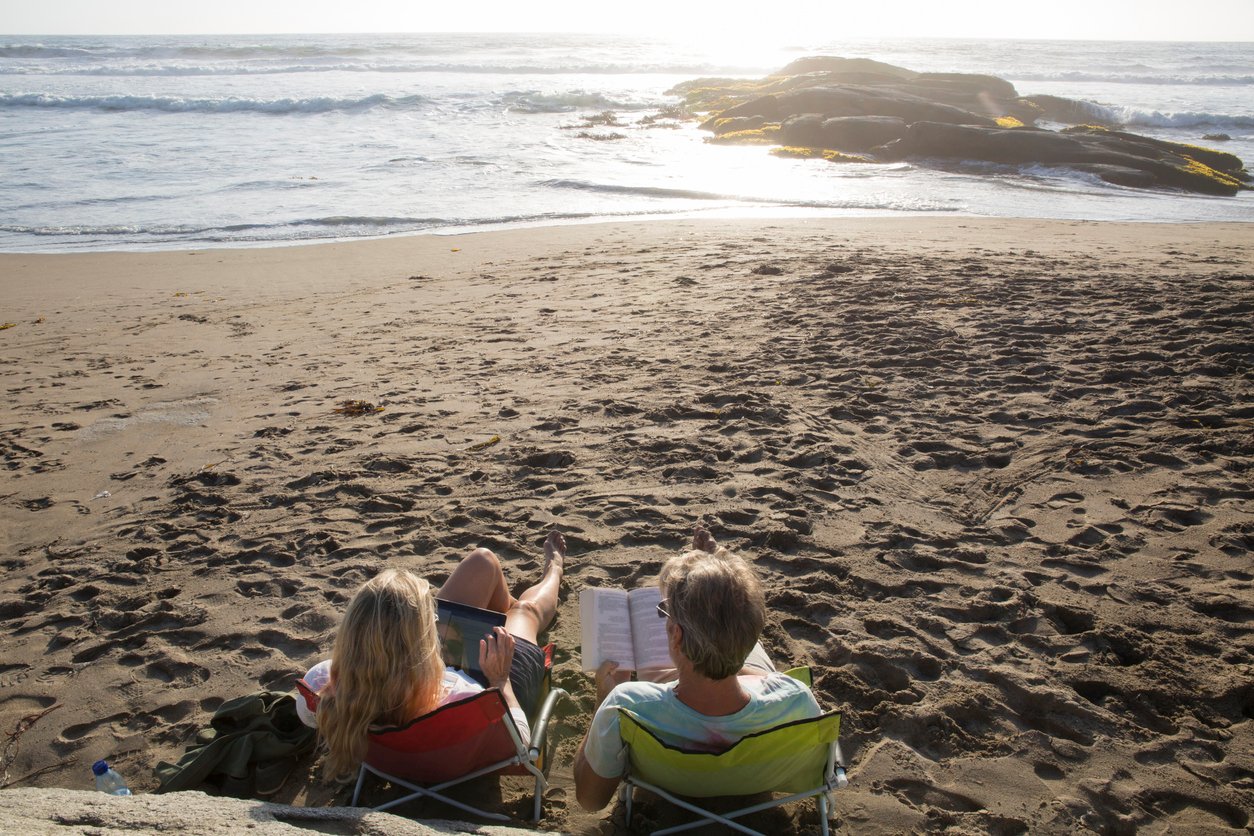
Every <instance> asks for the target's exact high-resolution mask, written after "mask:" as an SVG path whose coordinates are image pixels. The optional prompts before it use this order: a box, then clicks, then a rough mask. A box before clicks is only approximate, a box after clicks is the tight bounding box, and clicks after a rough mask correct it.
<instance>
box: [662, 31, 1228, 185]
mask: <svg viewBox="0 0 1254 836" xmlns="http://www.w3.org/2000/svg"><path fill="white" fill-rule="evenodd" d="M671 92H673V93H678V94H681V95H684V96H685V97H686V98H687V105H688V107H689V108H690V109H692V110H693V111H702V110H704V111H706V112H709V113H711V115H710V116H709V118H707V119H706V121H705V122H704V123H702V125H701V127H702V128H703V129H706V130H710V131H713V132H714V133H715V134H716V136H715V137H714V138H713V139H712V140H711V141H712V142H718V143H725V144H726V143H730V144H736V143H752V144H759V145H780V146H782V147H780V148H776V149H773V150H772V153H774V154H776V155H778V156H781V157H802V158H820V159H826V160H831V161H833V162H888V161H896V160H907V159H908V160H913V161H916V162H919V163H921V164H926V161H927V160H931V159H948V160H962V161H966V160H969V161H978V162H993V163H1003V164H1006V165H1045V166H1060V167H1065V168H1068V169H1070V170H1073V171H1080V172H1085V173H1089V174H1093V175H1096V176H1097V177H1100V178H1101V179H1102V180H1104V181H1106V182H1109V183H1115V184H1118V185H1121V186H1132V187H1136V188H1152V189H1180V190H1184V191H1190V192H1198V193H1201V194H1210V195H1234V194H1236V193H1237V192H1238V191H1239V190H1241V189H1248V188H1250V187H1249V186H1248V185H1247V184H1248V183H1249V182H1250V176H1249V174H1248V173H1247V172H1246V170H1245V167H1244V163H1242V161H1241V160H1240V159H1239V158H1238V157H1236V156H1234V155H1232V154H1227V153H1224V152H1222V151H1216V150H1213V149H1210V148H1199V147H1197V146H1192V145H1184V144H1181V143H1174V142H1164V141H1162V140H1157V139H1153V138H1150V137H1144V136H1139V135H1137V134H1132V133H1127V132H1125V131H1117V130H1111V129H1110V126H1111V122H1110V119H1111V116H1110V112H1109V111H1108V110H1106V109H1105V108H1102V107H1099V106H1098V105H1094V104H1092V103H1089V102H1079V101H1073V100H1071V99H1064V98H1060V97H1058V96H1044V95H1042V96H1019V95H1018V92H1017V91H1016V90H1015V88H1014V85H1012V84H1011V83H1010V82H1008V81H1006V80H1004V79H1000V78H997V77H995V76H988V75H975V74H969V73H917V72H914V71H912V70H907V69H905V68H904V67H894V66H893V65H891V64H883V63H881V62H878V61H871V60H868V59H849V58H837V57H833V56H814V57H810V58H802V59H798V60H797V61H794V62H792V63H791V64H789V65H788V66H787V67H785V68H784V69H783V70H782V71H781V72H779V73H776V74H774V75H771V76H769V77H767V78H765V79H762V80H761V81H756V82H755V81H748V80H744V79H721V80H720V79H699V80H697V81H693V82H687V83H685V84H681V85H678V86H676V87H675V88H673V89H672V91H671ZM1038 121H1040V122H1060V123H1064V124H1069V125H1074V126H1077V127H1072V128H1068V129H1066V130H1063V131H1053V130H1046V129H1044V128H1039V127H1035V123H1036V122H1038ZM1208 138H1209V139H1220V138H1224V139H1226V138H1227V137H1226V136H1224V135H1210V136H1208Z"/></svg>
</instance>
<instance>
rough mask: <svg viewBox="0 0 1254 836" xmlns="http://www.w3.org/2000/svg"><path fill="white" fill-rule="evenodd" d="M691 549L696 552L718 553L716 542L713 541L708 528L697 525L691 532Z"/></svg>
mask: <svg viewBox="0 0 1254 836" xmlns="http://www.w3.org/2000/svg"><path fill="white" fill-rule="evenodd" d="M692 547H693V548H694V549H696V550H697V551H701V552H709V553H710V554H714V552H716V551H718V541H716V540H715V539H714V535H713V534H711V533H710V530H709V529H708V528H706V527H705V526H703V525H701V524H700V523H698V524H697V527H696V528H694V529H693V530H692Z"/></svg>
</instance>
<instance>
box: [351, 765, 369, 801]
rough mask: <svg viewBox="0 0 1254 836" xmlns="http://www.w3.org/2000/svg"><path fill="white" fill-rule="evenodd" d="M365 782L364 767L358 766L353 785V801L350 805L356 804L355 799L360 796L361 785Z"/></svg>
mask: <svg viewBox="0 0 1254 836" xmlns="http://www.w3.org/2000/svg"><path fill="white" fill-rule="evenodd" d="M365 782H366V767H364V766H363V767H360V768H358V770H357V786H355V787H353V801H352V803H351V804H349V806H350V807H356V806H357V799H359V798H361V785H362V784H364V783H365Z"/></svg>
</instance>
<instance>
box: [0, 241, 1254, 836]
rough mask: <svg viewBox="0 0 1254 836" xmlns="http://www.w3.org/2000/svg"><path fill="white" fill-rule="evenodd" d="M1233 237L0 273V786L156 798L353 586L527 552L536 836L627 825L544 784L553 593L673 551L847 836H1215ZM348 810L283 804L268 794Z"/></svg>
mask: <svg viewBox="0 0 1254 836" xmlns="http://www.w3.org/2000/svg"><path fill="white" fill-rule="evenodd" d="M1251 229H1254V227H1251V226H1249V225H1240V224H1234V225H1222V226H1216V225H1210V226H1166V225H1097V224H1081V223H1066V222H1036V221H989V220H981V219H970V218H965V219H964V218H948V219H943V220H931V219H926V220H925V219H891V220H890V219H882V220H880V219H865V220H822V221H818V220H812V221H767V222H764V221H707V222H665V223H649V224H636V225H604V226H601V225H598V226H576V227H563V228H554V229H539V230H522V231H511V232H500V233H492V234H483V235H467V236H459V237H413V238H406V239H396V240H387V241H374V242H360V243H350V244H339V245H325V246H315V247H299V248H281V249H262V250H235V251H197V252H194V253H189V252H179V253H165V254H92V255H57V256H36V255H2V256H0V293H2V294H3V299H4V303H3V310H2V311H0V320H3V321H4V322H13V323H15V327H12V328H9V329H7V330H3V331H0V376H2V378H3V384H4V389H5V394H6V401H7V402H6V407H5V419H4V421H3V425H2V427H0V457H2V459H0V460H2V461H3V466H4V468H5V469H6V471H5V472H6V476H5V479H4V481H3V484H2V486H0V559H2V560H3V567H4V570H5V571H4V575H3V580H2V581H0V629H2V630H3V634H4V644H3V647H4V652H3V656H2V658H0V728H3V730H4V732H5V733H6V742H5V744H4V750H3V756H2V757H3V761H2V765H3V772H2V779H3V783H4V784H6V785H12V786H38V787H76V788H83V787H86V786H89V785H90V784H89V782H90V774H89V766H90V764H91V762H92V761H93V760H95V759H96V758H100V757H107V758H109V759H110V760H111V761H113V762H114V764H115V765H116V767H117V768H118V769H119V770H120V771H121V772H122V773H123V774H124V775H126V776H127V777H129V778H130V779H131V781H132V784H133V785H134V786H135V787H136V789H138V790H149V789H151V788H152V787H153V786H154V785H155V781H154V780H153V778H152V773H151V769H152V766H153V765H154V764H155V763H156V762H157V761H158V760H162V759H166V760H173V759H176V758H177V756H178V754H179V753H180V752H181V751H182V747H183V745H184V744H185V743H187V742H188V740H189V738H190V737H191V735H192V734H193V733H194V731H195V729H197V728H198V727H200V725H202V724H203V723H204V722H206V721H207V719H208V717H209V714H210V712H211V711H212V710H213V709H214V708H215V707H216V706H217V705H218V704H219V703H220V702H221V701H222V700H224V699H227V698H230V697H234V696H238V695H241V694H245V693H249V692H251V691H254V690H256V689H257V688H258V687H259V686H268V687H276V688H287V687H290V686H291V684H292V682H293V680H294V679H295V678H296V676H297V675H298V674H299V673H300V672H302V671H303V670H304V668H305V666H306V665H307V664H309V663H310V662H312V661H315V660H317V659H319V658H322V657H323V656H325V655H326V653H327V651H328V650H329V647H330V644H331V639H332V635H333V631H334V628H335V624H336V621H337V619H338V617H339V614H340V612H341V610H342V608H343V606H344V604H345V602H346V601H347V599H348V597H349V596H350V595H351V594H352V592H353V590H354V589H355V588H356V587H357V586H358V585H359V584H360V583H361V582H362V581H363V580H365V579H366V578H368V577H370V576H371V575H372V574H373V573H375V572H377V571H378V570H379V569H380V568H382V567H383V566H385V565H387V564H389V563H396V562H404V563H405V564H407V565H411V566H414V567H416V568H418V569H420V570H421V571H423V572H425V573H427V574H428V576H430V577H431V578H432V579H433V580H435V581H437V582H438V581H440V580H442V579H443V578H444V577H446V576H447V574H448V572H449V571H450V570H451V568H452V567H453V566H454V565H455V562H456V560H457V559H458V557H459V555H460V554H462V553H464V551H465V550H467V549H469V548H470V547H472V546H474V545H485V546H489V547H491V548H493V549H495V550H496V551H497V552H498V553H499V554H501V556H502V557H503V559H504V561H505V563H506V571H507V574H508V577H509V578H510V580H511V582H512V583H513V584H514V585H515V587H516V589H520V588H522V587H523V586H526V585H527V584H528V583H529V582H530V581H532V580H533V579H534V578H535V576H536V574H537V572H538V570H539V566H540V562H539V547H540V543H541V541H542V539H543V537H544V533H545V532H546V531H547V530H548V529H549V528H550V527H552V526H557V527H559V528H560V529H561V530H562V531H564V532H565V534H566V537H567V540H568V542H569V543H570V546H571V555H572V556H571V559H570V560H569V568H568V574H567V584H566V591H565V592H564V600H563V604H562V608H561V611H560V613H559V619H558V623H557V625H556V627H555V629H554V630H553V631H552V634H551V637H552V638H553V639H554V640H556V642H557V643H558V645H559V647H560V651H559V656H558V666H557V672H556V680H557V682H558V683H559V684H560V685H562V686H564V687H566V688H568V689H569V690H570V691H571V692H572V693H573V694H575V696H576V704H572V705H568V706H567V708H566V709H565V710H564V712H563V714H562V717H561V720H560V723H559V728H558V730H557V731H558V733H559V735H561V744H560V746H559V748H558V753H557V754H558V757H557V765H556V766H555V768H554V771H553V777H554V784H555V788H554V789H553V790H551V791H550V793H549V795H548V797H547V801H546V805H545V806H546V820H545V826H546V827H553V828H562V829H568V830H572V831H575V832H589V831H597V832H606V833H609V832H616V831H621V830H622V825H623V822H622V813H621V810H620V809H615V810H614V811H613V812H607V813H605V814H604V815H600V816H590V815H587V814H584V813H582V812H579V811H578V810H577V808H576V805H575V804H574V798H573V792H572V789H571V784H570V760H571V756H572V754H573V750H574V747H575V745H576V743H577V740H578V734H579V733H580V732H582V730H583V727H584V724H585V722H586V717H587V713H588V711H589V709H590V708H591V703H592V689H591V688H590V687H589V684H588V681H587V679H586V677H585V676H584V675H582V674H581V673H580V665H579V659H578V643H579V631H578V623H577V618H578V616H577V613H578V596H577V593H578V590H579V589H580V588H581V587H583V586H585V585H622V586H633V585H636V584H642V583H647V582H649V581H650V580H651V579H652V578H653V576H654V574H655V573H656V571H657V570H658V568H659V566H660V565H661V563H662V561H663V560H664V559H665V558H666V557H667V556H668V555H670V554H672V553H674V552H675V551H676V550H677V549H679V548H680V547H681V545H682V544H683V543H684V541H685V539H686V537H687V535H688V532H689V531H690V530H691V528H692V526H693V524H694V523H695V522H697V521H698V520H705V521H706V522H707V523H708V524H709V525H710V527H711V528H712V529H713V530H714V532H715V534H716V535H717V536H718V537H719V538H720V540H721V541H722V542H723V543H725V544H726V545H729V546H731V547H733V548H735V549H737V550H739V551H742V552H743V553H744V554H745V555H747V556H749V557H750V558H751V559H752V560H753V561H754V563H755V564H756V565H757V567H758V568H759V570H760V571H761V572H762V574H763V575H764V577H765V579H766V583H767V586H768V589H769V592H768V604H769V606H770V610H771V615H770V620H769V624H768V627H767V630H766V634H765V637H764V641H765V643H766V644H767V646H768V649H769V650H771V651H772V652H773V654H774V655H775V656H776V658H777V659H778V660H780V661H781V662H788V663H809V664H811V665H813V666H815V668H816V671H817V683H816V691H817V693H818V695H819V700H820V702H821V703H822V704H824V705H825V706H828V707H832V708H841V709H843V711H844V712H845V725H844V735H843V740H844V745H845V751H846V754H847V755H848V756H849V758H850V761H851V763H850V774H851V777H852V779H853V783H852V785H851V787H850V788H849V789H848V790H846V791H843V792H842V793H841V794H840V796H839V798H838V804H837V816H836V820H835V824H836V827H837V829H838V831H840V832H855V831H856V832H868V831H870V832H876V831H881V832H902V831H907V830H939V829H943V828H947V827H948V828H957V829H958V830H959V831H960V832H971V833H984V832H992V833H1016V832H1023V831H1025V830H1028V831H1031V832H1033V833H1069V832H1074V831H1076V830H1082V829H1085V828H1089V829H1092V830H1095V831H1098V832H1108V833H1130V832H1145V833H1166V832H1190V833H1231V832H1245V831H1246V828H1247V827H1248V826H1249V824H1250V823H1251V815H1252V814H1254V726H1252V724H1251V717H1252V716H1254V636H1252V634H1251V616H1254V596H1252V595H1251V579H1252V577H1254V566H1252V565H1251V560H1250V555H1251V549H1252V548H1254V509H1252V506H1251V502H1250V499H1251V494H1252V488H1251V480H1250V466H1251V463H1252V462H1254V433H1252V432H1251V419H1252V418H1254V397H1252V394H1254V377H1252V372H1251V356H1252V352H1254V316H1251V314H1252V313H1254V264H1252V263H1251V261H1252V258H1251V250H1250V247H1249V244H1250V241H1251V235H1250V230H1251ZM345 399H362V400H368V401H372V402H374V403H377V404H379V405H382V406H383V407H384V411H382V412H380V413H377V414H373V415H368V416H364V417H346V416H342V415H339V414H336V413H335V412H334V411H333V410H334V408H335V407H336V405H337V404H338V403H339V402H340V401H343V400H345ZM498 439H499V440H498ZM494 440H495V441H494ZM493 441H494V443H491V444H488V442H493ZM308 766H312V762H311V763H310V764H306V765H305V767H308ZM495 786H496V782H495V781H493V782H491V786H490V787H489V786H483V787H480V788H479V789H478V790H476V792H478V793H480V794H491V793H493V792H495V789H494V788H495ZM380 792H381V791H376V794H379V793H380ZM343 798H344V795H343V793H342V792H337V791H336V789H335V788H333V787H328V786H327V785H325V784H323V783H322V782H321V781H320V780H319V779H318V777H317V773H316V772H315V773H313V774H312V775H311V774H309V770H308V769H307V768H304V767H303V768H302V769H301V770H300V771H299V772H298V773H297V774H295V775H294V776H293V778H292V779H291V780H289V781H288V783H287V785H286V786H285V787H284V789H283V790H282V791H281V792H280V794H279V795H278V796H276V799H275V800H277V801H284V802H287V801H295V802H297V803H309V804H319V805H322V804H330V803H332V802H333V801H336V800H339V801H343ZM503 801H504V804H505V806H506V808H507V809H509V810H510V811H512V812H514V813H517V814H520V815H521V814H522V813H523V812H524V811H525V809H526V807H527V802H526V799H525V798H524V793H523V792H521V790H520V788H519V787H518V786H517V785H513V784H509V783H507V784H506V786H505V790H504V793H503ZM642 811H643V816H644V820H645V821H646V822H648V821H651V820H653V819H656V818H657V817H658V816H661V815H663V813H662V812H661V810H660V809H659V807H658V806H657V805H650V804H645V805H643V808H642ZM403 812H404V811H403ZM408 812H409V813H410V814H411V815H414V816H434V817H445V816H447V815H448V814H449V811H448V810H447V809H441V808H431V809H428V808H422V807H418V808H414V809H412V810H410V811H408ZM758 824H759V825H761V826H763V827H767V828H770V829H771V830H772V831H777V832H786V831H792V830H798V831H802V832H807V831H813V830H814V829H815V826H816V823H815V818H814V811H813V807H812V806H811V805H796V806H794V808H793V809H792V810H791V811H790V812H787V813H772V814H767V815H763V816H761V817H759V819H758Z"/></svg>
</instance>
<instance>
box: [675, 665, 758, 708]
mask: <svg viewBox="0 0 1254 836" xmlns="http://www.w3.org/2000/svg"><path fill="white" fill-rule="evenodd" d="M675 696H676V697H677V698H678V699H679V701H680V702H682V703H683V704H684V705H686V706H688V707H689V708H691V709H692V710H693V711H696V712H697V713H698V714H704V715H705V716H707V717H725V716H727V715H728V714H735V713H736V712H737V711H740V710H741V709H742V708H744V707H745V706H746V705H748V704H749V692H748V691H746V690H745V689H744V688H743V687H742V686H741V684H740V678H739V677H736V676H729V677H727V678H726V679H710V678H709V677H705V676H702V675H701V674H699V673H696V672H695V671H691V670H687V671H685V670H680V672H679V682H677V683H676V684H675Z"/></svg>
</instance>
